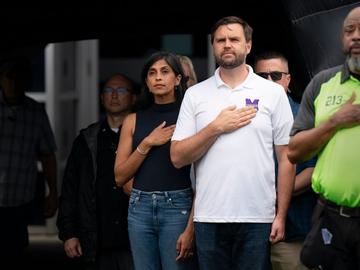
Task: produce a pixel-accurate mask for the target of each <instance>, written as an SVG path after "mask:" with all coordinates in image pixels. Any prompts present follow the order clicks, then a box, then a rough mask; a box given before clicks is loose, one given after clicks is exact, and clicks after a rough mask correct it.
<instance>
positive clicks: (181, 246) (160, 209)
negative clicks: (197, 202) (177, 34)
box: [115, 52, 195, 270]
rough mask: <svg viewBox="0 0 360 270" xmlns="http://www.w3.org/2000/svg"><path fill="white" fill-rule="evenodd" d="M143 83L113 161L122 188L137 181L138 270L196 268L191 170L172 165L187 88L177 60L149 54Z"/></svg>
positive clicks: (132, 224) (132, 217)
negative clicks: (174, 136)
mask: <svg viewBox="0 0 360 270" xmlns="http://www.w3.org/2000/svg"><path fill="white" fill-rule="evenodd" d="M142 81H143V92H142V99H141V100H140V101H141V102H140V104H141V106H140V108H141V109H140V110H139V111H138V112H137V113H134V114H130V115H129V116H128V117H127V118H126V119H125V121H124V123H123V128H122V130H121V136H120V142H119V146H118V152H117V156H116V162H115V178H116V182H117V184H118V185H119V186H122V185H124V184H125V183H127V182H128V181H130V180H131V179H133V190H132V193H131V197H130V202H129V215H128V230H129V237H130V243H131V250H132V253H133V258H134V263H135V268H136V269H154V270H158V269H164V270H173V269H174V270H175V269H195V259H193V257H192V254H193V222H192V198H193V193H192V189H191V181H190V176H189V175H190V174H189V172H190V166H186V167H183V168H181V169H176V168H175V167H174V166H173V164H172V163H171V160H170V139H171V136H172V134H173V132H174V128H175V123H176V120H177V117H178V113H179V109H180V104H181V97H182V93H183V91H184V90H185V89H186V81H185V76H184V74H183V70H182V68H181V64H180V62H179V60H178V58H177V57H176V55H174V54H172V53H169V52H157V53H154V54H153V55H151V56H150V58H149V59H148V60H147V62H146V64H145V66H144V68H143V71H142Z"/></svg>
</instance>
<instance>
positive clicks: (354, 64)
mask: <svg viewBox="0 0 360 270" xmlns="http://www.w3.org/2000/svg"><path fill="white" fill-rule="evenodd" d="M347 63H348V66H349V69H350V71H351V72H352V73H355V74H360V57H357V56H348V57H347Z"/></svg>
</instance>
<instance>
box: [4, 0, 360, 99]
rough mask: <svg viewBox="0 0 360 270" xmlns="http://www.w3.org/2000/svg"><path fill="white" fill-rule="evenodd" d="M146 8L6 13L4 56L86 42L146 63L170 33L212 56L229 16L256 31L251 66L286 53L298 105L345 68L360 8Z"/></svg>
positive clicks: (346, 2)
mask: <svg viewBox="0 0 360 270" xmlns="http://www.w3.org/2000/svg"><path fill="white" fill-rule="evenodd" d="M215 1H216V0H215ZM145 3H146V4H144V1H142V2H140V1H131V2H130V1H119V2H118V3H116V4H114V3H112V4H110V3H108V4H107V3H105V2H104V3H102V4H91V3H90V2H87V3H86V6H83V7H75V6H74V7H69V5H68V4H65V2H62V3H60V4H58V3H56V2H51V3H50V4H47V5H46V6H42V7H39V8H37V7H31V8H30V7H28V8H8V7H5V8H2V9H1V16H0V25H1V33H0V34H1V39H0V40H1V41H0V57H2V56H6V55H8V54H18V53H21V54H34V53H37V52H38V51H39V50H43V49H44V47H45V46H46V44H48V43H52V42H62V41H74V40H83V39H99V40H100V58H102V57H103V58H112V57H113V58H119V57H144V56H146V55H147V54H149V52H151V51H153V50H156V49H160V44H161V35H164V34H191V35H192V36H193V45H192V46H193V48H192V49H193V54H192V55H189V56H190V57H206V56H207V39H206V35H207V34H209V32H210V29H211V26H212V25H213V24H214V23H215V22H216V21H217V20H218V19H219V18H221V17H223V16H229V15H236V16H240V17H241V18H243V19H245V20H246V21H247V22H248V23H249V24H250V25H251V26H252V28H253V29H254V34H253V48H252V52H251V54H250V55H249V57H248V59H247V62H248V63H249V64H252V61H253V55H254V54H256V53H257V52H260V51H263V50H278V51H280V52H282V53H284V54H285V55H286V56H287V57H288V59H289V62H290V71H291V73H292V78H293V82H292V87H291V88H292V90H293V94H294V95H295V98H298V99H299V98H300V97H301V94H302V92H303V90H304V88H305V86H306V84H307V83H308V81H309V80H310V78H311V77H312V76H314V74H316V73H317V72H318V71H320V70H321V69H324V68H327V67H331V66H334V65H337V64H340V63H341V62H342V61H343V55H342V53H341V43H340V30H341V24H342V21H343V18H344V16H345V15H346V13H347V12H348V11H349V10H350V9H351V8H353V7H355V6H358V5H360V2H359V1H354V0H341V1H340V0H312V1H309V0H269V1H255V0H243V1H241V0H237V1H217V2H209V3H205V2H199V3H195V1H194V0H192V1H190V0H183V1H166V2H159V1H156V2H155V1H148V2H145ZM194 5H197V6H198V5H200V6H202V7H201V8H199V7H194Z"/></svg>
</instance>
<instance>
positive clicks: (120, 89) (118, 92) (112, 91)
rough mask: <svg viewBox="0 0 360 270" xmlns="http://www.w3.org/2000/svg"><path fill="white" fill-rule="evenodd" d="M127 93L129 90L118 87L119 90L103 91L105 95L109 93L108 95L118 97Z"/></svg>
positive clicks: (108, 88)
mask: <svg viewBox="0 0 360 270" xmlns="http://www.w3.org/2000/svg"><path fill="white" fill-rule="evenodd" d="M127 92H128V89H127V88H125V87H118V88H112V87H105V88H104V89H103V93H108V94H112V93H116V94H118V95H121V94H126V93H127Z"/></svg>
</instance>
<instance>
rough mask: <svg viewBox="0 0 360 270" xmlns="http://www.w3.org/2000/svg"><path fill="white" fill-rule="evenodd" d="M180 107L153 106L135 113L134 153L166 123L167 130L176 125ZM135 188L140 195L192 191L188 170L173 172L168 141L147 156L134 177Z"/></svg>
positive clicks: (176, 105)
mask: <svg viewBox="0 0 360 270" xmlns="http://www.w3.org/2000/svg"><path fill="white" fill-rule="evenodd" d="M178 114H179V105H178V104H176V103H169V104H154V105H152V106H151V107H150V108H148V109H146V110H144V111H139V112H137V113H136V125H135V132H134V137H133V149H134V150H135V149H136V147H137V146H138V145H139V144H140V143H141V141H142V140H143V139H144V138H145V137H146V136H148V135H149V134H150V132H151V131H152V130H153V129H154V128H156V127H157V126H159V125H160V124H161V123H162V122H163V121H166V126H169V125H173V124H176V120H177V117H178ZM133 186H134V188H136V189H139V190H142V191H171V190H180V189H185V188H189V187H191V181H190V166H184V167H182V168H181V169H176V168H175V167H174V166H173V164H172V163H171V160H170V141H169V142H167V143H166V144H163V145H160V146H154V147H152V148H151V150H150V151H149V153H148V154H147V156H146V158H145V160H144V162H143V163H142V164H141V166H140V167H139V169H138V171H137V172H136V174H135V177H134V185H133Z"/></svg>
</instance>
